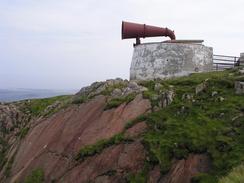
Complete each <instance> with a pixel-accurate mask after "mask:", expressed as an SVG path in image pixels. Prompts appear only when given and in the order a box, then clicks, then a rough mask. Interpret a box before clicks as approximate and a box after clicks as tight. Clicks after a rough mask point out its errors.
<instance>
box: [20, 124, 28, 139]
mask: <svg viewBox="0 0 244 183" xmlns="http://www.w3.org/2000/svg"><path fill="white" fill-rule="evenodd" d="M29 129H30V128H29V127H24V128H22V129H21V130H20V132H19V137H20V139H23V138H24V137H25V136H26V135H27V133H28V131H29Z"/></svg>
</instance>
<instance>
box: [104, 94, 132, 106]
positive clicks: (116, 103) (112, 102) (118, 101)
mask: <svg viewBox="0 0 244 183" xmlns="http://www.w3.org/2000/svg"><path fill="white" fill-rule="evenodd" d="M135 96H136V95H135V94H129V95H127V96H125V97H119V98H113V99H111V100H110V101H108V102H107V104H106V106H105V108H104V110H109V109H112V108H116V107H118V106H120V105H121V104H123V103H126V104H128V103H130V102H131V101H132V100H134V98H135Z"/></svg>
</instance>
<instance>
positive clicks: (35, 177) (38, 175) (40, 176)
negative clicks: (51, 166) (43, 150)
mask: <svg viewBox="0 0 244 183" xmlns="http://www.w3.org/2000/svg"><path fill="white" fill-rule="evenodd" d="M43 182H44V171H43V170H42V169H41V168H38V169H35V170H33V171H32V172H31V174H30V175H29V176H27V177H26V178H25V180H24V183H43Z"/></svg>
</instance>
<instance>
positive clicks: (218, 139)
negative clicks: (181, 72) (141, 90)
mask: <svg viewBox="0 0 244 183" xmlns="http://www.w3.org/2000/svg"><path fill="white" fill-rule="evenodd" d="M236 77H238V73H237V72H236V70H231V71H223V72H213V73H201V74H193V75H191V76H189V77H181V78H175V79H169V80H165V81H149V82H144V83H141V84H142V85H143V86H145V87H147V88H148V89H149V90H148V92H147V94H146V97H150V96H152V95H154V94H157V92H156V91H155V90H154V87H155V84H156V83H157V82H158V83H160V84H161V85H162V87H164V88H169V87H173V89H174V91H175V93H176V96H175V98H174V101H173V103H172V104H170V105H169V106H168V107H166V108H164V109H160V110H158V111H156V112H152V113H150V114H149V115H148V116H147V119H146V121H147V124H148V126H149V127H150V130H149V131H148V132H147V133H146V134H145V135H144V139H143V142H144V145H145V147H146V149H147V150H148V152H149V154H150V160H149V161H150V163H151V164H159V165H160V167H161V171H162V172H167V171H168V170H169V168H170V166H171V161H172V159H173V158H177V159H182V158H186V157H187V156H188V154H189V153H207V154H208V155H209V156H210V157H211V159H212V162H213V168H212V170H211V172H210V173H209V174H206V175H202V176H198V178H197V179H196V178H195V180H198V182H210V181H212V182H216V181H217V177H219V176H223V175H225V174H226V173H228V172H229V171H230V170H231V168H232V167H234V166H237V165H238V164H239V163H240V162H242V161H243V160H244V143H243V139H244V125H243V121H244V117H243V115H242V113H243V111H244V98H243V95H236V94H235V91H234V81H235V79H236ZM203 82H206V85H207V87H206V88H205V89H204V90H203V91H201V92H200V93H198V94H196V91H195V89H196V86H197V85H199V84H201V83H203ZM213 93H214V95H213ZM184 94H189V95H191V96H193V98H192V99H185V98H184V97H182V96H183V95H184Z"/></svg>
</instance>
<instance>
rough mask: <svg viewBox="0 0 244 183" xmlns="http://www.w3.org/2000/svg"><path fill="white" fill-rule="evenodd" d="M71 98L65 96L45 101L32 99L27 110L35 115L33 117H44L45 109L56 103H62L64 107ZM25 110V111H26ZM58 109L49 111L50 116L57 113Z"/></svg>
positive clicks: (45, 99)
mask: <svg viewBox="0 0 244 183" xmlns="http://www.w3.org/2000/svg"><path fill="white" fill-rule="evenodd" d="M70 98H71V96H68V95H65V96H57V97H51V98H44V99H32V100H30V102H29V103H28V104H27V106H26V109H27V110H28V111H29V112H30V113H31V114H32V115H33V116H39V115H42V114H43V112H44V111H45V109H46V108H47V107H48V106H50V105H52V104H54V102H56V101H60V102H62V104H63V105H65V104H68V103H69V101H70ZM26 109H25V110H26ZM56 111H57V109H53V110H51V111H49V113H48V114H45V115H50V114H52V113H54V112H56Z"/></svg>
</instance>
